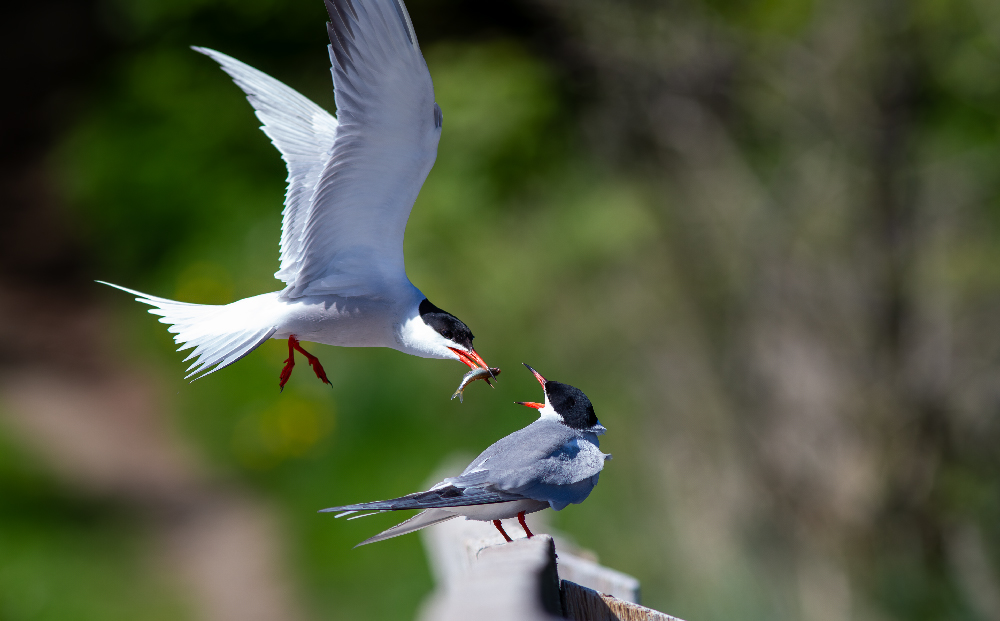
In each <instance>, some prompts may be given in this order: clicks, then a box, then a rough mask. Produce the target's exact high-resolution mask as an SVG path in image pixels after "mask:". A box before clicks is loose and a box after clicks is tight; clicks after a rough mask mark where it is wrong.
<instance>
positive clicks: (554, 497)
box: [320, 365, 611, 546]
mask: <svg viewBox="0 0 1000 621" xmlns="http://www.w3.org/2000/svg"><path fill="white" fill-rule="evenodd" d="M524 366H526V367H528V370H530V371H531V372H532V373H534V375H535V378H536V379H538V381H539V383H541V385H542V388H543V389H544V390H545V402H544V403H530V402H518V404H519V405H525V406H528V407H530V408H535V409H537V410H538V414H539V418H538V420H536V421H535V422H533V423H531V424H530V425H528V426H527V427H525V428H523V429H520V430H518V431H515V432H514V433H512V434H510V435H509V436H507V437H505V438H503V439H501V440H500V441H499V442H497V443H495V444H493V445H492V446H491V447H489V448H488V449H486V450H485V451H483V452H482V454H480V455H479V457H477V458H476V459H474V460H473V461H472V463H471V464H469V465H468V467H467V468H466V469H465V470H464V471H462V474H460V475H458V476H457V477H450V478H447V479H445V480H443V481H441V482H440V483H438V484H436V485H434V486H433V487H432V488H430V489H429V490H427V491H426V492H418V493H415V494H409V495H407V496H403V497H401V498H394V499H392V500H380V501H376V502H365V503H361V504H356V505H345V506H343V507H331V508H329V509H323V510H322V511H320V513H325V512H339V513H338V514H337V515H336V516H335V517H342V516H346V515H352V514H354V515H353V517H351V518H348V519H356V518H359V517H365V516H367V515H374V514H375V513H383V512H386V511H402V510H406V509H422V511H421V512H420V513H418V514H417V515H415V516H413V517H412V518H410V519H408V520H406V521H405V522H402V523H400V524H397V525H396V526H393V527H392V528H390V529H388V530H386V531H384V532H381V533H379V534H378V535H375V536H374V537H372V538H370V539H366V540H365V541H362V542H361V543H359V544H358V545H359V546H363V545H365V544H369V543H374V542H376V541H382V540H384V539H389V538H392V537H398V536H399V535H404V534H406V533H411V532H413V531H416V530H420V529H421V528H426V527H427V526H431V525H433V524H438V523H440V522H444V521H446V520H450V519H452V518H456V517H459V516H465V517H466V518H467V519H470V520H479V521H481V522H487V521H491V522H493V525H494V526H496V528H497V530H499V531H500V534H502V535H503V537H504V539H506V540H507V541H511V538H510V536H509V535H508V534H507V533H506V531H504V529H503V525H502V524H501V523H500V520H502V519H506V518H513V517H516V518H517V520H518V522H519V523H520V524H521V527H522V528H523V529H524V532H525V534H526V535H527V536H528V537H531V536H532V533H531V531H530V530H528V525H527V524H525V522H524V516H525V514H527V513H534V512H535V511H541V510H542V509H546V508H548V507H552V508H553V509H555V510H556V511H560V510H562V509H564V508H565V507H566V506H567V505H570V504H579V503H581V502H583V501H584V500H585V499H586V498H587V496H589V495H590V492H591V490H593V489H594V486H595V485H597V479H598V477H599V476H600V473H601V470H602V469H603V468H604V462H605V460H607V459H610V458H611V455H607V454H605V453H602V452H601V450H600V441H599V440H598V438H597V436H599V435H602V434H603V433H604V432H605V431H606V429H605V428H604V426H603V425H601V423H600V422H599V421H598V420H597V415H596V414H595V413H594V406H593V405H592V404H591V403H590V399H588V398H587V395H585V394H583V391H581V390H580V389H578V388H574V387H573V386H570V385H569V384H563V383H561V382H556V381H553V380H546V379H545V378H544V377H542V376H541V375H540V374H539V373H538V372H537V371H535V370H534V369H532V368H531V367H529V366H528V365H524ZM361 511H368V512H370V513H358V512H361Z"/></svg>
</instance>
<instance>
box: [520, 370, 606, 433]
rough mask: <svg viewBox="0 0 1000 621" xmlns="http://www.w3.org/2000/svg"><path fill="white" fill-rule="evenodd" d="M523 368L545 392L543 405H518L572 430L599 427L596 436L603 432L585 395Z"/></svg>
mask: <svg viewBox="0 0 1000 621" xmlns="http://www.w3.org/2000/svg"><path fill="white" fill-rule="evenodd" d="M522 364H524V363H522ZM524 366H526V367H528V370H529V371H531V372H532V373H533V374H534V375H535V379H537V380H538V383H539V384H541V385H542V389H543V390H544V391H545V403H534V402H531V401H517V402H516V403H517V404H518V405H523V406H527V407H529V408H535V409H536V410H538V415H539V416H541V417H542V418H554V419H556V420H558V421H559V422H561V423H563V424H564V425H566V426H567V427H572V428H573V429H590V428H592V427H595V426H596V427H599V429H597V430H596V431H597V433H598V434H601V433H603V432H604V427H603V426H601V423H600V421H598V420H597V414H595V413H594V404H592V403H591V402H590V399H588V398H587V395H585V394H583V391H582V390H580V389H579V388H577V387H575V386H570V385H569V384H563V383H562V382H556V381H554V380H547V379H545V378H544V377H542V375H541V374H540V373H539V372H538V371H536V370H534V369H532V368H531V367H529V366H528V365H527V364H525V365H524Z"/></svg>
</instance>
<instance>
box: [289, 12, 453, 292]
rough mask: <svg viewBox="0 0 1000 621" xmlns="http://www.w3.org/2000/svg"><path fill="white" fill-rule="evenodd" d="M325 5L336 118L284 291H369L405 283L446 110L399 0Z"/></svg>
mask: <svg viewBox="0 0 1000 621" xmlns="http://www.w3.org/2000/svg"><path fill="white" fill-rule="evenodd" d="M326 6H327V10H328V11H329V13H330V22H329V23H328V30H329V35H330V42H331V45H330V48H329V49H330V61H331V64H332V74H333V85H334V95H335V97H336V102H337V117H338V122H339V125H338V127H337V131H336V139H335V141H334V144H333V150H332V153H331V155H330V158H329V160H328V161H327V162H326V164H325V166H324V168H323V170H322V172H321V173H320V178H319V182H318V184H317V186H316V189H315V191H314V193H313V196H312V199H311V201H310V202H309V203H308V205H307V206H306V207H307V213H305V214H304V229H303V230H302V233H301V240H300V241H301V245H299V246H292V245H289V246H288V247H286V248H284V249H283V252H284V254H283V256H282V265H283V266H284V265H286V261H287V264H288V265H289V270H288V271H286V272H285V274H284V275H283V276H282V277H283V278H284V279H285V281H286V282H287V283H288V288H287V289H286V290H285V292H284V295H285V296H287V297H298V296H301V295H309V294H323V293H338V294H340V295H363V294H365V293H370V292H373V291H378V290H379V289H380V288H381V287H380V285H381V284H382V283H385V282H387V281H393V282H396V281H399V280H400V279H403V280H405V278H406V270H405V266H404V264H403V234H404V232H405V230H406V221H407V219H408V218H409V215H410V209H411V208H412V207H413V202H414V201H415V200H416V198H417V193H418V192H419V191H420V186H422V185H423V182H424V179H426V178H427V173H429V172H430V169H431V166H433V165H434V159H435V157H436V156H437V145H438V140H439V139H440V136H441V123H442V115H441V109H440V108H438V106H437V104H436V103H435V102H434V87H433V84H432V83H431V77H430V73H429V72H428V70H427V64H426V63H425V62H424V58H423V56H422V55H421V53H420V47H419V45H418V44H417V37H416V34H415V33H414V31H413V26H412V25H411V23H410V17H409V15H408V14H407V12H406V8H405V7H404V6H403V3H402V0H353V1H352V0H326ZM293 248H294V249H297V253H295V254H293V253H292V252H291V250H292V249H293ZM293 264H294V265H295V266H297V267H295V268H293V267H292V265H293Z"/></svg>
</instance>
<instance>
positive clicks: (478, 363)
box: [448, 347, 490, 369]
mask: <svg viewBox="0 0 1000 621" xmlns="http://www.w3.org/2000/svg"><path fill="white" fill-rule="evenodd" d="M448 349H450V350H451V351H453V352H455V355H456V356H458V359H459V360H461V361H462V362H463V363H465V364H466V365H468V367H469V368H470V369H476V368H479V367H482V368H484V369H488V368H490V367H489V365H488V364H486V361H485V360H483V359H482V357H481V356H480V355H479V354H477V353H476V350H475V349H473V350H472V351H462V350H461V349H456V348H454V347H449V348H448Z"/></svg>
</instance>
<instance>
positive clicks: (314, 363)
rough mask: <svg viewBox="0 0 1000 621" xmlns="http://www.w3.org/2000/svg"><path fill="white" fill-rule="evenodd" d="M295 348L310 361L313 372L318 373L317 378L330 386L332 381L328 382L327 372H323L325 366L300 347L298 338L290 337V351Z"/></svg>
mask: <svg viewBox="0 0 1000 621" xmlns="http://www.w3.org/2000/svg"><path fill="white" fill-rule="evenodd" d="M293 347H294V348H295V349H297V350H299V353H301V354H302V355H303V356H305V357H306V360H308V361H309V366H311V367H312V368H313V371H315V372H316V377H318V378H320V379H321V380H323V383H324V384H330V380H328V379H327V377H326V371H324V370H323V365H321V364H320V363H319V358H317V357H316V356H314V355H312V354H310V353H309V352H307V351H306V350H304V349H302V346H301V345H299V340H298V339H297V338H295V337H294V336H289V337H288V351H292V348H293ZM290 356H291V354H289V357H290ZM293 364H294V363H293ZM289 374H291V371H289ZM330 386H333V384H330Z"/></svg>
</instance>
